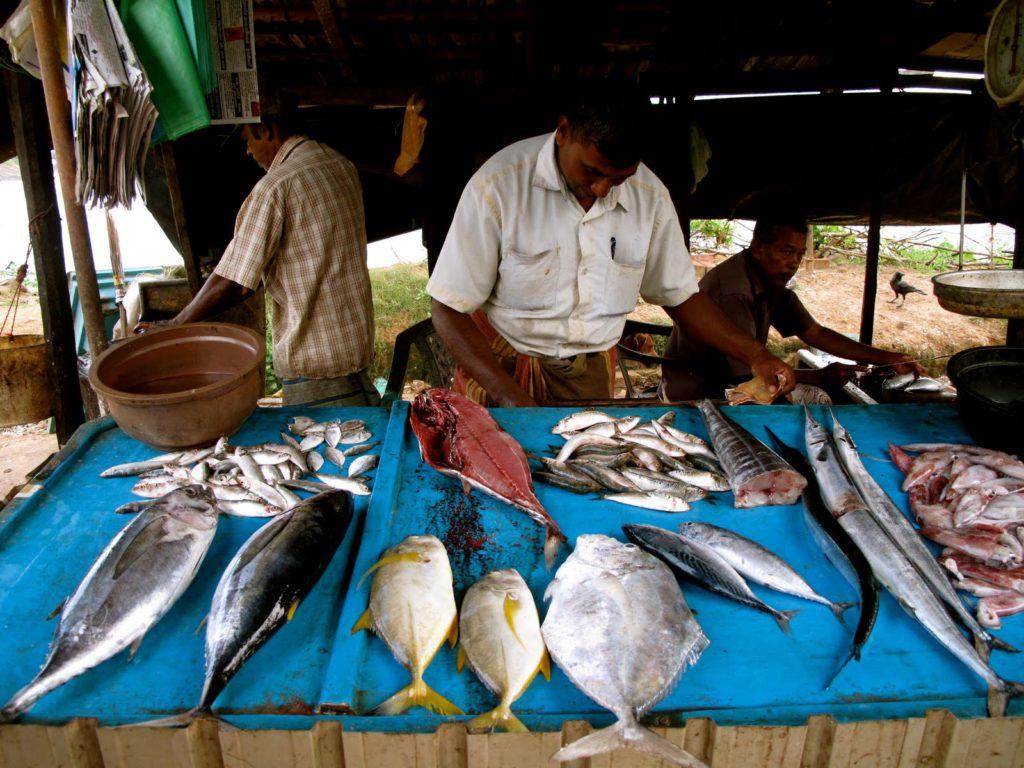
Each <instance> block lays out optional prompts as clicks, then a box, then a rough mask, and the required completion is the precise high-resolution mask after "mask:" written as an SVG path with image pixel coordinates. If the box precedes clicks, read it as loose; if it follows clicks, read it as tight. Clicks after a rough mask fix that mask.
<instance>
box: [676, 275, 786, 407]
mask: <svg viewBox="0 0 1024 768" xmlns="http://www.w3.org/2000/svg"><path fill="white" fill-rule="evenodd" d="M662 309H664V310H665V313H666V314H667V315H668V316H669V317H670V318H672V322H674V323H676V324H677V325H678V326H679V328H680V330H682V332H683V333H685V334H686V335H687V336H689V337H690V338H693V339H696V340H697V341H699V342H701V343H703V344H706V345H707V346H709V347H714V348H715V349H717V350H718V351H720V352H722V353H724V354H725V355H727V356H729V357H733V358H736V359H737V360H741V361H743V362H744V363H745V364H746V365H748V366H750V370H751V371H752V372H753V374H754V375H755V376H759V377H761V378H762V379H763V380H764V381H766V382H767V383H768V386H769V390H770V391H772V392H773V393H777V394H780V395H781V394H785V393H787V392H789V391H791V390H792V389H793V387H794V386H795V385H796V378H795V376H794V374H793V369H792V368H790V367H789V366H788V365H786V364H785V363H784V362H782V361H781V360H779V359H778V358H777V357H775V356H774V355H772V353H771V352H769V351H768V350H767V349H765V347H764V346H763V345H761V344H759V343H758V342H757V341H755V340H754V339H753V338H752V337H750V336H748V335H747V334H745V333H743V332H742V331H741V330H740V329H739V328H737V327H736V326H735V325H734V324H733V323H732V321H731V320H729V318H728V317H727V316H726V315H725V313H723V312H722V310H720V309H719V308H718V306H717V305H716V304H715V303H714V302H713V301H712V300H711V299H710V298H709V297H708V295H707V294H705V293H695V294H693V295H692V296H690V298H688V299H687V300H686V301H684V302H683V303H682V304H677V305H676V306H674V307H662Z"/></svg>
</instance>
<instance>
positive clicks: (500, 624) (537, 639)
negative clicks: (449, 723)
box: [457, 569, 551, 732]
mask: <svg viewBox="0 0 1024 768" xmlns="http://www.w3.org/2000/svg"><path fill="white" fill-rule="evenodd" d="M467 662H468V663H469V667H470V669H472V670H473V672H474V674H475V675H476V676H477V677H478V678H480V681H481V682H482V683H483V684H484V685H485V686H487V689H488V690H489V691H490V692H491V693H493V694H494V695H495V696H499V697H500V698H501V701H500V702H499V703H498V706H497V707H495V708H494V709H493V710H491V711H490V712H485V713H484V714H482V715H478V716H477V717H474V718H473V719H472V720H470V721H469V722H468V723H466V727H467V728H468V729H469V730H470V731H474V732H475V731H489V730H505V731H515V732H525V731H528V730H529V729H528V728H527V727H526V726H525V725H523V724H522V723H521V722H520V721H519V719H518V718H517V717H516V716H515V715H513V714H512V709H511V707H512V703H513V702H514V701H515V700H516V699H518V698H519V697H520V696H522V695H523V693H524V692H525V691H526V689H527V688H529V687H530V683H532V682H533V678H534V677H536V676H537V673H538V672H541V673H542V674H543V675H544V677H545V679H547V680H550V679H551V661H550V660H549V659H548V653H547V650H546V649H545V648H544V638H542V637H541V634H540V618H539V617H538V616H537V606H536V604H535V603H534V602H533V595H532V594H530V588H529V587H527V586H526V582H525V581H523V577H522V576H520V575H519V573H518V572H517V571H515V570H511V569H510V570H506V571H492V572H491V573H488V574H487V575H486V576H484V577H483V578H482V579H480V581H478V582H476V583H475V584H473V586H471V587H470V588H469V589H468V590H467V591H466V597H465V598H463V600H462V612H461V616H460V618H459V655H458V660H457V667H458V670H459V671H460V672H461V671H462V667H463V665H464V664H465V663H467Z"/></svg>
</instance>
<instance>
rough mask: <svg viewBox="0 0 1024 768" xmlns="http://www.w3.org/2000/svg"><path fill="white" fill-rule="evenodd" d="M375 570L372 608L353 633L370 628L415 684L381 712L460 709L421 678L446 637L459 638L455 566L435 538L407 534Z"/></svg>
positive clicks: (453, 711)
mask: <svg viewBox="0 0 1024 768" xmlns="http://www.w3.org/2000/svg"><path fill="white" fill-rule="evenodd" d="M370 573H373V582H372V584H371V585H370V607H369V608H367V609H366V612H365V613H363V615H362V616H361V617H360V618H359V621H357V622H356V625H355V626H354V627H352V632H353V633H355V632H358V631H359V630H361V629H371V630H373V631H374V632H375V633H377V635H378V636H379V637H380V639H381V640H383V641H384V642H385V643H387V646H388V648H389V649H390V650H391V653H392V654H393V655H394V657H395V659H396V660H397V661H398V663H399V664H401V665H402V666H403V667H405V668H406V669H408V670H409V672H411V673H412V682H411V683H409V685H407V686H406V687H405V688H403V689H402V690H400V691H399V692H398V693H396V694H395V695H394V696H392V697H391V698H389V699H387V700H386V701H385V702H384V703H383V704H380V705H379V706H378V707H377V708H376V712H378V713H380V714H382V715H397V714H401V713H402V712H404V711H405V710H407V709H409V707H417V706H418V707H424V708H425V709H428V710H430V711H431V712H437V713H439V714H442V715H461V714H462V710H461V709H459V708H458V707H457V706H455V705H454V704H452V703H451V702H450V701H448V699H446V698H444V696H441V695H440V694H439V693H437V692H436V691H434V690H432V689H431V688H430V687H429V686H428V685H427V684H426V683H425V682H423V673H424V671H425V670H426V668H427V667H428V666H430V662H431V660H432V659H433V658H434V655H435V654H436V653H437V651H438V649H439V648H440V647H441V645H442V644H443V643H444V641H445V639H448V640H449V642H450V643H451V645H452V647H453V648H454V647H455V643H456V641H457V640H458V637H459V624H458V615H457V614H456V612H455V593H454V591H453V590H452V567H451V564H450V563H449V562H448V553H447V552H446V551H445V548H444V545H443V544H442V543H441V542H440V541H439V540H438V539H437V538H436V537H435V536H408V537H406V538H405V539H403V540H402V541H401V542H400V543H398V544H397V545H395V546H394V547H392V548H391V549H389V550H388V551H387V552H385V553H384V556H383V557H381V559H380V560H378V561H377V562H376V563H375V564H374V565H373V567H371V568H370V570H369V571H367V572H366V574H364V575H363V578H364V579H365V578H366V576H368V575H369V574H370Z"/></svg>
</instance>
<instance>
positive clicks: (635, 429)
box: [531, 411, 729, 512]
mask: <svg viewBox="0 0 1024 768" xmlns="http://www.w3.org/2000/svg"><path fill="white" fill-rule="evenodd" d="M674 420H675V411H669V412H668V413H665V414H664V415H663V416H660V417H659V418H657V419H654V420H652V421H646V422H643V423H641V420H640V417H639V416H626V417H624V418H616V417H614V416H610V415H608V414H606V413H602V412H601V411H578V412H576V413H573V414H570V415H569V416H566V417H565V418H563V419H562V420H561V421H559V422H558V423H557V424H556V425H555V426H554V428H553V429H552V430H551V431H552V432H553V433H554V434H556V435H560V436H561V437H562V438H564V439H565V444H564V445H563V446H561V448H560V449H558V450H557V452H556V455H555V456H554V458H551V457H546V456H532V457H531V458H533V459H535V460H536V461H539V462H540V463H541V464H543V466H544V469H543V470H542V471H538V472H534V475H533V476H534V477H535V478H537V479H539V480H543V481H544V482H546V483H548V484H549V485H554V486H557V487H559V488H564V489H566V490H569V491H573V492H575V493H594V492H600V491H611V493H605V494H603V498H605V499H608V500H610V501H615V502H618V503H620V504H628V505H630V506H635V507H643V508H645V509H657V510H662V511H664V512H685V511H687V510H688V509H689V508H690V502H692V501H698V500H700V499H703V498H706V497H707V495H708V493H709V492H711V491H727V490H729V482H728V480H727V479H726V476H725V474H724V472H723V470H722V467H721V466H720V465H719V463H718V459H717V457H716V456H715V454H714V452H713V451H712V450H711V448H710V447H709V446H708V444H707V442H705V441H704V440H703V439H701V438H700V437H697V436H696V435H691V434H688V433H686V432H683V431H681V430H679V429H676V428H675V427H673V426H672V422H673V421H674Z"/></svg>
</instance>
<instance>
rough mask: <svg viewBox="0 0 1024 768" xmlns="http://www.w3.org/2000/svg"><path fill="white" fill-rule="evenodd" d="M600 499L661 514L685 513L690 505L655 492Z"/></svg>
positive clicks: (676, 497)
mask: <svg viewBox="0 0 1024 768" xmlns="http://www.w3.org/2000/svg"><path fill="white" fill-rule="evenodd" d="M601 498H603V499H607V500H608V501H614V502H617V503H619V504H626V505H627V506H630V507H641V508H642V509H656V510H659V511H661V512H686V511H688V510H689V509H690V505H689V504H688V503H687V502H685V501H683V500H682V499H681V498H679V497H678V496H672V495H670V494H668V493H659V492H657V491H646V492H644V493H606V494H604V496H602V497H601Z"/></svg>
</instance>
